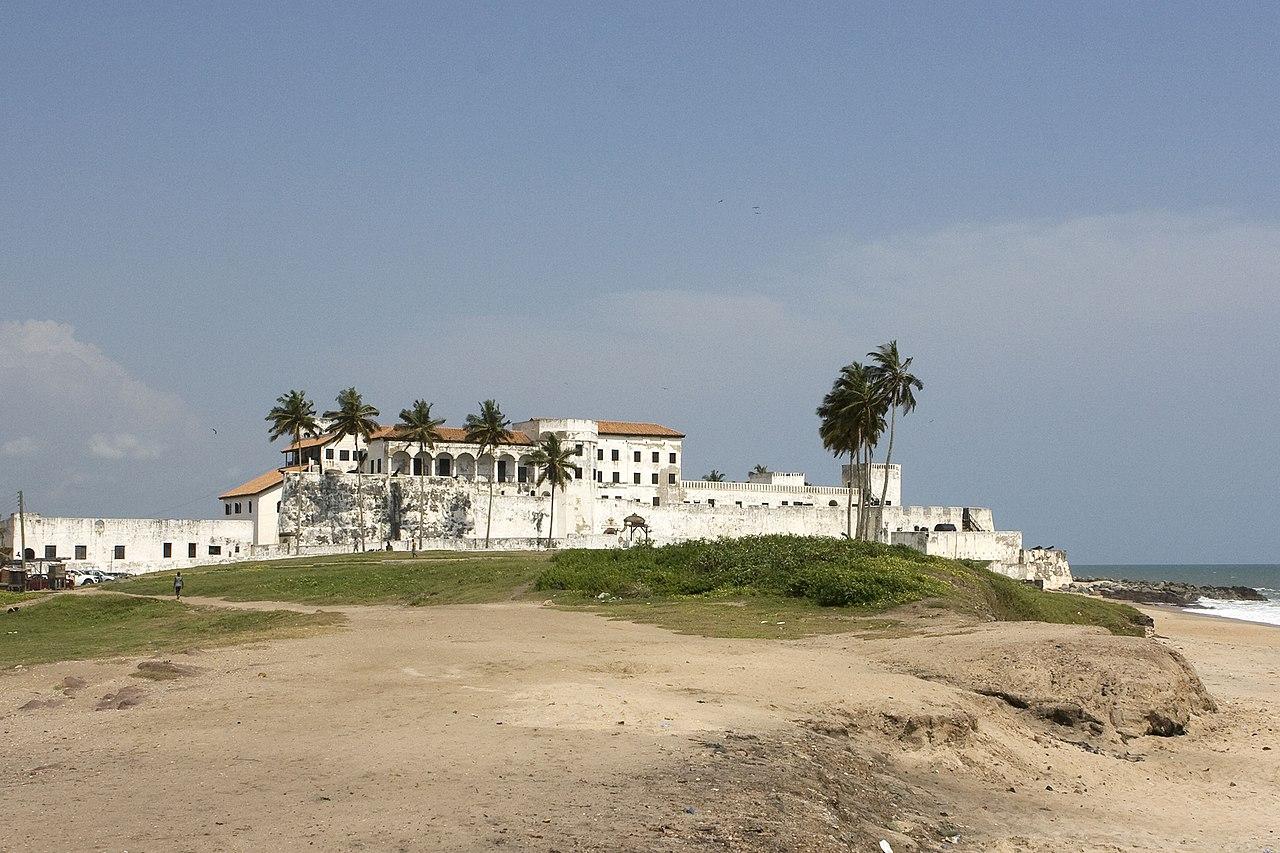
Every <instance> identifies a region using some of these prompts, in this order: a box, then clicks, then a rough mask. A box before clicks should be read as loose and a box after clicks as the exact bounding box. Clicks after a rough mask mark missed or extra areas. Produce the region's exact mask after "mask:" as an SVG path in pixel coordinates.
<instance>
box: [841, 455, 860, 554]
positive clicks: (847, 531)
mask: <svg viewBox="0 0 1280 853" xmlns="http://www.w3.org/2000/svg"><path fill="white" fill-rule="evenodd" d="M856 470H858V463H857V462H855V461H854V459H853V451H852V450H850V451H849V479H848V481H846V482H845V485H846V486H848V487H849V494H848V495H847V498H848V500H847V501H846V506H845V510H844V538H846V539H848V540H850V541H853V472H854V471H856Z"/></svg>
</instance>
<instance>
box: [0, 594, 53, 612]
mask: <svg viewBox="0 0 1280 853" xmlns="http://www.w3.org/2000/svg"><path fill="white" fill-rule="evenodd" d="M47 594H48V593H44V592H9V590H7V589H0V609H4V608H6V607H12V606H13V605H15V604H17V603H18V602H19V601H30V600H31V599H33V598H39V597H40V596H42V595H47Z"/></svg>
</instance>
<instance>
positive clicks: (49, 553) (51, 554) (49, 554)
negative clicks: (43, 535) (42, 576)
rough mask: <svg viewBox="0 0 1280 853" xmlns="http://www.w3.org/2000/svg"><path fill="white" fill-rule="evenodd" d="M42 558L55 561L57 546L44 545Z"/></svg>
mask: <svg viewBox="0 0 1280 853" xmlns="http://www.w3.org/2000/svg"><path fill="white" fill-rule="evenodd" d="M44 558H45V559H46V560H56V559H58V546H57V545H45V546H44Z"/></svg>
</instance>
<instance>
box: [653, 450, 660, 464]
mask: <svg viewBox="0 0 1280 853" xmlns="http://www.w3.org/2000/svg"><path fill="white" fill-rule="evenodd" d="M658 455H659V454H658V451H656V450H655V451H653V462H654V464H655V465H656V464H657V462H658Z"/></svg>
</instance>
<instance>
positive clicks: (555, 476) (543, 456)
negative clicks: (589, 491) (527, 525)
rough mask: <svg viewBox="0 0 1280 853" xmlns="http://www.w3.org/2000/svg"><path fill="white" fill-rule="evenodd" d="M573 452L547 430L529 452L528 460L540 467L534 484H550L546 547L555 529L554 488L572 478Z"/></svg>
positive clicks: (560, 486) (561, 485)
mask: <svg viewBox="0 0 1280 853" xmlns="http://www.w3.org/2000/svg"><path fill="white" fill-rule="evenodd" d="M575 453H576V451H575V450H574V448H572V447H566V446H565V445H564V444H563V443H562V442H561V440H560V436H558V435H556V434H555V433H554V432H549V433H547V434H546V435H544V436H543V437H542V442H541V443H540V444H539V445H538V449H537V450H535V451H533V453H531V454H529V461H530V462H531V463H532V464H533V465H536V466H537V467H538V468H540V469H542V470H541V471H540V472H539V473H538V481H537V483H536V484H535V485H538V486H541V485H542V484H543V483H550V484H551V519H550V522H549V524H548V525H547V547H548V548H550V547H551V543H552V541H553V538H554V536H555V529H556V488H557V487H559V488H560V489H563V488H564V487H565V484H566V483H568V482H569V480H571V479H572V478H573V464H572V462H571V461H570V460H571V459H572V458H573V456H574V454H575Z"/></svg>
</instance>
